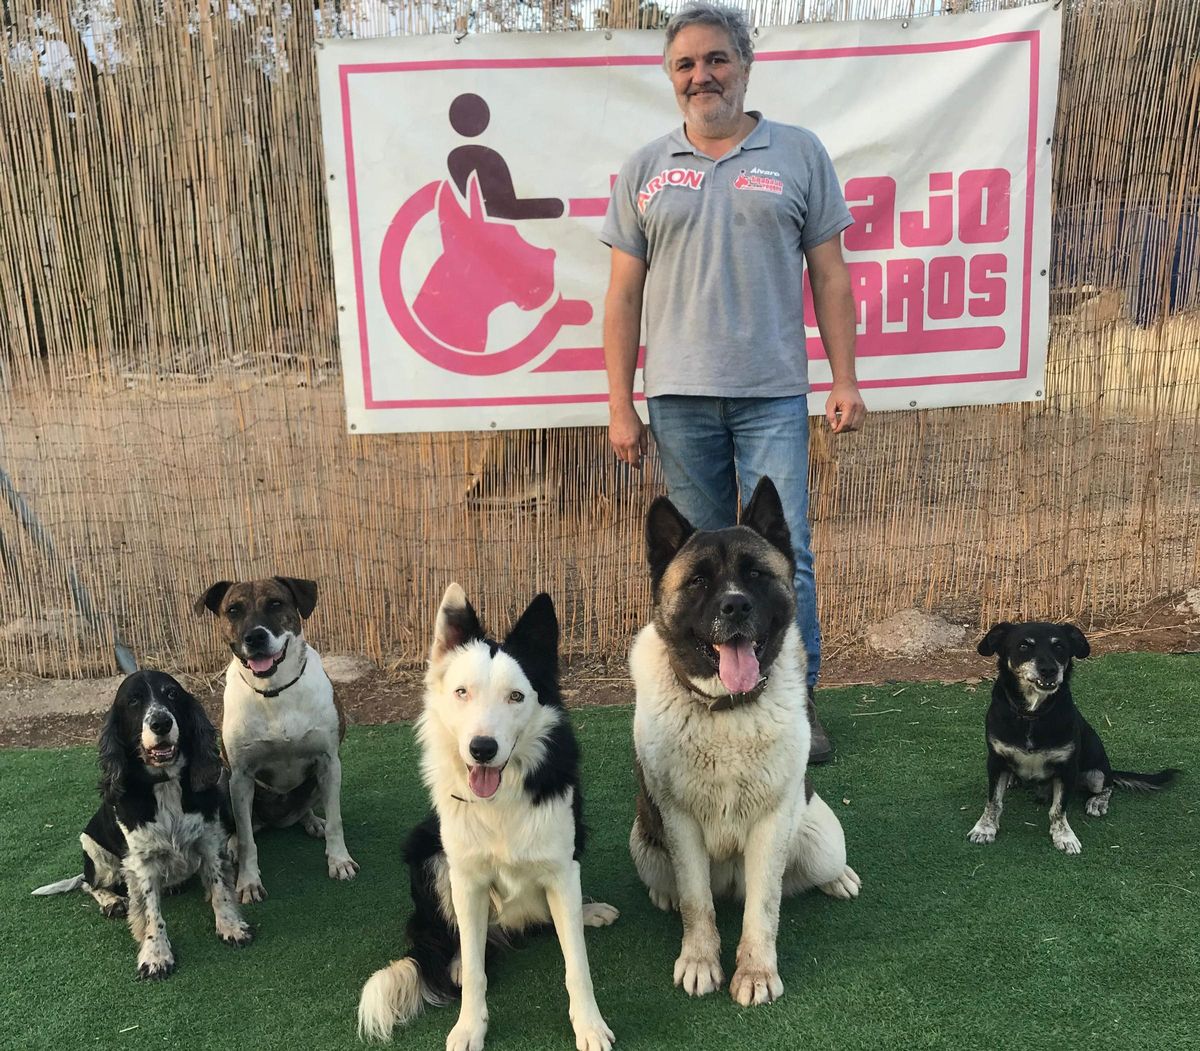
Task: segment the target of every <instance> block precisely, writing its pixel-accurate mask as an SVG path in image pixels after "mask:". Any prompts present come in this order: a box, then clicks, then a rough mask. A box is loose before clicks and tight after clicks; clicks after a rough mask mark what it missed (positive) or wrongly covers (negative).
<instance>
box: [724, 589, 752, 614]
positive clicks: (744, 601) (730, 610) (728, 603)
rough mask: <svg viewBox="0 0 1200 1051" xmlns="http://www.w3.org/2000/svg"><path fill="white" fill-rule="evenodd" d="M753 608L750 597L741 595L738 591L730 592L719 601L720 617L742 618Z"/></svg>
mask: <svg viewBox="0 0 1200 1051" xmlns="http://www.w3.org/2000/svg"><path fill="white" fill-rule="evenodd" d="M753 608H754V605H753V603H752V602H751V601H750V596H749V595H743V594H742V593H741V592H740V591H731V592H730V593H729V594H728V595H726V596H725V597H724V598H723V599H721V616H722V617H744V616H745V615H746V614H747V613H749V612H750V611H751V610H752V609H753Z"/></svg>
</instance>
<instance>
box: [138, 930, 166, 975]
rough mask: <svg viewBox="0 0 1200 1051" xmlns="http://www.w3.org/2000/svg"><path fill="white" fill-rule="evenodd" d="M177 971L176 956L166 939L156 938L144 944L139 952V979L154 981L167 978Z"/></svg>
mask: <svg viewBox="0 0 1200 1051" xmlns="http://www.w3.org/2000/svg"><path fill="white" fill-rule="evenodd" d="M173 970H175V955H174V954H173V953H172V952H171V943H170V942H169V941H167V940H166V938H155V939H152V940H150V941H145V942H142V948H141V950H140V951H139V952H138V971H137V976H138V978H142V979H146V980H148V981H154V980H156V979H159V978H165V977H166V976H167V975H168V974H170V973H171V972H172V971H173Z"/></svg>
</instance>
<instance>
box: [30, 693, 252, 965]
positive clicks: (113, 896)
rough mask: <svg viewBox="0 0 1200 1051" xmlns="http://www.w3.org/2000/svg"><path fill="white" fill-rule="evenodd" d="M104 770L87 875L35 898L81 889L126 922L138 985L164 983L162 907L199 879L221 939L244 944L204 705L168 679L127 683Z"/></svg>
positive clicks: (86, 852) (85, 841)
mask: <svg viewBox="0 0 1200 1051" xmlns="http://www.w3.org/2000/svg"><path fill="white" fill-rule="evenodd" d="M100 769H101V773H102V778H101V781H100V795H101V799H102V801H101V803H100V809H99V810H97V811H96V813H95V814H94V815H93V816H92V820H91V821H89V822H88V825H87V828H85V829H84V830H83V833H82V834H81V835H80V837H79V842H80V844H81V845H82V846H83V873H82V874H81V875H79V876H75V877H73V878H71V879H66V880H61V881H59V882H58V883H51V884H49V885H47V886H45V887H39V888H38V889H37V890H35V891H34V892H33V893H34V894H60V893H63V892H65V891H69V890H76V889H79V888H83V889H84V890H86V891H87V892H88V893H89V894H91V896H92V897H93V898H95V899H96V901H97V902H98V903H99V905H100V909H101V911H103V913H104V914H105V915H106V916H109V917H118V916H125V915H127V916H128V919H129V929H130V931H131V932H132V934H133V937H134V940H135V941H136V942H138V943H139V945H140V946H141V948H140V950H139V952H138V977H139V978H164V977H166V976H167V975H168V974H170V973H171V971H172V970H174V968H175V957H174V954H173V953H172V951H171V942H170V941H169V940H168V938H167V930H166V925H165V924H164V922H163V916H162V904H161V899H162V896H163V894H164V892H165V891H167V890H168V889H169V888H171V887H174V886H176V885H178V884H180V883H182V882H183V881H184V880H186V879H188V878H189V877H191V876H192V875H194V874H195V873H197V872H199V873H200V879H201V880H202V882H203V883H204V887H205V889H206V891H207V892H208V895H209V897H210V898H211V900H212V906H213V914H214V916H215V917H216V925H217V934H218V935H219V936H220V938H221V940H222V941H224V942H227V943H228V944H230V945H245V944H247V943H248V942H249V941H250V939H251V936H252V935H251V932H250V928H249V926H247V924H246V923H245V921H244V920H243V919H242V917H241V915H240V914H239V913H238V907H237V903H236V901H235V900H234V897H233V869H232V865H231V863H230V860H229V858H228V856H227V855H226V853H225V846H226V841H227V839H228V835H229V831H230V830H229V829H228V828H227V826H226V824H225V822H224V821H223V820H222V815H221V808H222V792H223V789H222V787H221V784H220V780H221V759H220V755H219V753H218V751H217V733H216V730H214V729H213V725H212V723H211V722H210V721H209V719H208V716H207V715H206V714H205V712H204V709H203V708H202V707H201V706H200V703H199V702H198V701H197V700H196V699H195V698H194V697H193V696H192V695H191V694H190V693H188V692H187V690H185V689H184V688H183V687H182V686H180V685H179V683H178V682H176V681H175V680H174V679H173V678H171V676H170V675H167V674H165V673H163V672H160V671H139V672H135V673H134V674H132V675H130V676H129V677H128V678H127V679H126V680H125V681H124V682H122V683H121V685H120V687H119V688H118V690H117V696H116V698H115V699H114V700H113V704H112V707H111V708H110V709H109V712H108V717H107V719H105V722H104V727H103V729H102V730H101V731H100Z"/></svg>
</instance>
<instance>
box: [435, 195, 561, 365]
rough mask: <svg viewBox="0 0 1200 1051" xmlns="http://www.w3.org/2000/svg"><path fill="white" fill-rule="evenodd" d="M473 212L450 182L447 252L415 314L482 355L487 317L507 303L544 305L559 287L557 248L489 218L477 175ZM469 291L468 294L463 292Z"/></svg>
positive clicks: (449, 340) (442, 211) (445, 209)
mask: <svg viewBox="0 0 1200 1051" xmlns="http://www.w3.org/2000/svg"><path fill="white" fill-rule="evenodd" d="M468 193H470V195H471V198H470V209H471V210H470V213H469V214H468V213H467V212H465V211H464V210H463V209H462V206H461V205H460V204H459V203H458V200H457V199H456V195H455V192H454V187H453V186H452V185H451V184H450V183H448V182H447V183H442V188H441V190H439V191H438V200H437V214H438V225H439V226H440V227H441V232H442V254H441V256H440V257H439V258H438V260H437V262H436V263H434V264H433V269H432V270H430V271H429V276H428V277H426V278H425V283H424V284H423V285H422V286H421V291H420V292H419V293H418V294H417V298H416V299H415V300H413V305H412V306H413V313H414V314H416V316H417V320H418V321H420V322H421V324H422V325H424V326H425V328H426V329H427V330H428V331H429V334H430V335H431V336H433V337H434V338H436V339H439V340H441V341H442V342H443V343H445V344H447V345H448V346H451V347H456V348H458V349H459V350H467V351H471V352H473V353H476V354H482V353H483V352H484V351H485V350H486V348H487V334H488V318H489V317H490V316H491V313H492V311H494V310H495V309H496V308H497V307H499V306H503V305H504V304H505V303H514V304H516V306H518V307H519V308H520V309H521V310H533V309H535V308H536V307H540V306H542V305H543V304H544V303H545V302H546V300H547V299H549V298H550V295H551V293H553V291H554V251H553V250H552V249H550V248H536V247H534V246H533V245H531V244H529V242H528V241H525V240H523V239H522V238H521V235H520V234H519V233H517V228H516V227H515V226H511V225H509V224H508V223H505V222H489V221H488V218H487V216H486V215H484V211H483V199H482V196H481V195H480V192H479V185H478V183H477V182H476V181H475V180H474V179H472V180H471V182H470V184H469V187H468ZM464 290H469V294H467V295H463V294H462V293H463V291H464Z"/></svg>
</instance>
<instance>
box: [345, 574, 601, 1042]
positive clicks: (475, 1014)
mask: <svg viewBox="0 0 1200 1051" xmlns="http://www.w3.org/2000/svg"><path fill="white" fill-rule="evenodd" d="M417 737H418V740H419V741H420V744H421V749H422V757H421V768H422V775H423V778H424V781H425V784H426V785H427V787H428V788H429V792H430V795H431V797H432V800H433V813H432V814H430V816H429V817H428V818H427V819H426V820H425V821H424V822H423V823H422V824H421V825H420V826H419V827H418V828H417V829H416V830H415V831H414V832H413V833H412V834H411V835H410V836H409V838H408V842H407V844H406V845H405V850H404V855H405V860H406V862H407V863H408V867H409V876H410V880H411V886H412V897H413V906H414V912H413V915H412V918H411V919H410V920H409V923H408V937H409V940H410V942H411V947H410V949H409V954H408V955H407V956H405V957H404V958H403V959H400V960H396V961H394V962H393V963H391V964H390V965H389V966H387V967H385V968H383V969H382V970H380V971H376V972H375V974H373V975H372V976H371V978H370V979H369V980H368V981H367V983H366V985H365V986H364V987H363V991H362V997H361V999H360V1000H359V1005H358V1031H359V1035H360V1037H363V1038H367V1039H378V1040H387V1039H389V1038H390V1037H391V1033H392V1029H393V1027H394V1026H395V1025H397V1024H398V1023H404V1022H407V1021H409V1020H410V1019H412V1018H413V1017H414V1016H415V1015H416V1014H417V1013H418V1012H419V1011H420V1010H421V1007H422V1003H423V1002H428V1003H431V1004H441V1003H446V1002H447V1001H449V1000H451V999H453V998H454V997H455V996H456V995H460V994H461V996H462V1009H461V1012H460V1014H459V1018H458V1023H457V1024H456V1025H455V1026H454V1028H453V1029H452V1030H451V1032H450V1035H449V1037H448V1038H447V1040H446V1047H447V1051H480V1048H482V1047H483V1042H484V1037H485V1035H486V1033H487V1022H488V1014H487V1005H486V1002H485V993H486V988H487V979H486V977H485V974H484V948H485V945H486V943H487V941H488V940H489V937H490V938H492V939H493V940H501V941H502V940H503V939H504V937H505V935H507V934H511V933H516V932H519V931H525V930H529V929H531V928H535V927H539V926H542V925H544V924H546V923H549V922H553V924H554V928H555V930H556V931H557V934H558V939H559V942H560V944H561V945H562V950H563V957H564V958H565V961H566V986H567V992H568V994H569V997H570V1017H571V1023H572V1025H573V1026H574V1030H575V1040H576V1044H575V1046H576V1047H577V1048H579V1049H580V1051H608V1049H609V1048H610V1047H611V1046H612V1042H613V1034H612V1030H610V1029H609V1027H608V1025H607V1024H606V1023H605V1021H604V1019H603V1018H602V1017H601V1015H600V1009H599V1008H598V1007H597V1006H596V998H595V994H594V993H593V990H592V978H591V973H590V971H589V969H588V960H587V948H586V946H585V945H584V938H583V928H584V926H585V925H586V926H593V927H599V926H605V925H607V924H610V923H612V922H613V921H614V920H615V919H616V918H617V910H616V909H614V908H613V907H612V906H611V905H604V904H595V903H589V904H586V905H585V904H584V903H583V898H582V893H581V890H580V877H579V858H580V855H581V854H582V853H583V841H584V827H583V820H582V815H581V807H582V800H581V797H580V791H579V747H578V745H577V744H576V741H575V735H574V734H573V732H572V730H571V725H570V722H569V721H568V719H567V713H566V711H565V710H564V708H563V704H562V697H561V695H560V693H559V687H558V619H557V617H556V616H555V612H554V605H553V603H552V602H551V600H550V597H549V596H548V595H545V594H542V595H538V596H537V598H535V599H534V600H533V601H532V602H531V603H530V604H529V608H528V609H526V610H525V612H524V613H523V614H522V615H521V617H520V619H519V620H518V621H517V623H516V624H515V625H514V626H513V628H512V630H511V631H510V632H509V633H508V636H507V637H506V638H505V640H504V642H503V643H497V642H495V641H493V640H491V639H489V638H487V637H486V636H485V634H484V631H483V628H482V626H481V625H480V623H479V619H478V617H477V616H476V614H475V610H474V609H473V608H472V607H471V604H470V603H469V602H468V601H467V597H466V595H465V594H464V593H463V589H462V588H461V587H460V586H459V585H458V584H451V585H450V587H449V588H448V589H447V590H446V594H445V597H444V598H443V599H442V604H441V608H440V609H439V610H438V614H437V624H436V627H435V629H434V640H433V648H432V651H431V653H430V655H429V670H428V672H427V674H426V676H425V709H424V712H423V714H422V715H421V718H420V720H419V721H418V723H417Z"/></svg>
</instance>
